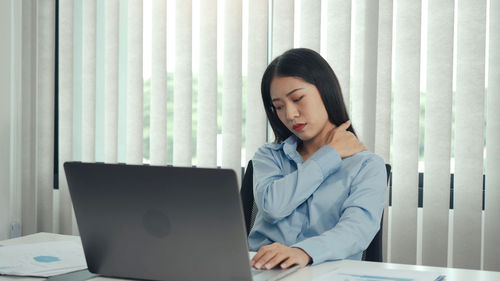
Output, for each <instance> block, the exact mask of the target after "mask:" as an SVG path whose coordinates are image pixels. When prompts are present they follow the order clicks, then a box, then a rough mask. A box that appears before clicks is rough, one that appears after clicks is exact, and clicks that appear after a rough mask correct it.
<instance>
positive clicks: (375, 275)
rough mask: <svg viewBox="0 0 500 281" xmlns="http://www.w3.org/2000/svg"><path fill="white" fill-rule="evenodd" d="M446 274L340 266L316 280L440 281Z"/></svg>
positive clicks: (315, 280)
mask: <svg viewBox="0 0 500 281" xmlns="http://www.w3.org/2000/svg"><path fill="white" fill-rule="evenodd" d="M444 277H445V276H444V275H441V274H439V273H437V272H431V271H416V270H399V269H383V268H373V267H369V268H364V267H363V266H359V267H354V266H352V265H349V266H340V267H339V268H337V269H335V270H333V271H330V272H328V273H326V274H324V275H322V276H320V277H317V278H315V279H314V281H368V280H370V281H373V280H377V281H440V280H444Z"/></svg>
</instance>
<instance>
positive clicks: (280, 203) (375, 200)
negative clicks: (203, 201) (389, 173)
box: [248, 49, 386, 269]
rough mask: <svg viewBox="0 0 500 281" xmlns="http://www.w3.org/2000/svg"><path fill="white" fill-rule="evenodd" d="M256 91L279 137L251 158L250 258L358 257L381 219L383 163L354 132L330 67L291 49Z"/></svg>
mask: <svg viewBox="0 0 500 281" xmlns="http://www.w3.org/2000/svg"><path fill="white" fill-rule="evenodd" d="M261 91H262V99H263V102H264V107H265V110H266V114H267V117H268V119H269V122H270V124H271V127H272V128H273V131H274V134H275V136H276V141H275V143H272V144H266V145H264V146H262V147H261V148H260V149H259V150H258V151H257V152H256V154H255V156H254V158H253V160H252V162H253V167H254V172H253V173H254V196H255V202H256V204H257V207H258V210H259V212H258V213H257V217H256V219H255V223H254V225H253V228H252V230H251V232H250V234H249V237H248V242H249V247H250V250H252V251H258V252H257V254H256V255H255V256H254V257H253V259H252V266H254V267H255V268H257V269H271V268H273V267H275V266H278V265H279V266H280V267H281V268H288V267H290V266H292V265H294V264H298V265H299V266H300V267H304V266H306V265H307V264H317V263H321V262H324V261H327V260H337V259H346V258H348V259H358V260H359V259H361V256H362V252H363V251H364V250H365V249H366V248H367V247H368V245H369V244H370V242H371V240H372V239H373V237H374V236H375V234H376V233H377V231H378V229H379V227H380V219H381V216H382V211H383V208H384V205H385V198H386V171H385V164H384V161H383V159H382V158H380V157H379V156H377V155H375V154H373V153H371V152H368V151H366V150H365V147H364V145H363V144H362V143H361V142H360V141H359V140H358V139H357V137H356V134H355V131H354V129H353V128H352V126H351V123H350V121H349V116H348V114H347V110H346V107H345V104H344V101H343V98H342V92H341V90H340V86H339V83H338V80H337V78H336V76H335V74H334V72H333V70H332V69H331V68H330V66H329V65H328V63H327V62H326V61H325V60H324V59H323V58H322V57H321V56H320V55H319V54H318V53H316V52H314V51H312V50H309V49H292V50H289V51H287V52H285V53H284V54H283V55H281V56H279V57H277V58H276V59H274V60H273V61H272V62H271V64H270V65H269V66H268V67H267V69H266V71H265V73H264V76H263V78H262V84H261Z"/></svg>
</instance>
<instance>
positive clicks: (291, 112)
mask: <svg viewBox="0 0 500 281" xmlns="http://www.w3.org/2000/svg"><path fill="white" fill-rule="evenodd" d="M298 116H299V111H298V110H297V107H295V106H293V105H292V106H287V107H286V118H287V119H288V120H293V119H295V118H296V117H298Z"/></svg>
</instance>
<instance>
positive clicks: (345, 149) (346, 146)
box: [326, 120, 366, 158]
mask: <svg viewBox="0 0 500 281" xmlns="http://www.w3.org/2000/svg"><path fill="white" fill-rule="evenodd" d="M349 126H351V121H350V120H347V121H346V122H345V123H344V124H342V125H340V126H338V127H336V128H335V129H333V130H332V131H331V132H330V136H329V138H328V140H327V142H326V144H327V145H329V146H331V147H333V148H335V149H336V150H337V152H338V153H339V155H340V158H345V157H349V156H351V155H354V154H356V153H358V152H361V151H363V150H366V147H365V145H364V144H363V143H362V142H360V141H359V140H358V138H357V137H356V136H355V135H354V134H353V133H352V132H349V131H347V128H349Z"/></svg>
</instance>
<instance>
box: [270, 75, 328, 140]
mask: <svg viewBox="0 0 500 281" xmlns="http://www.w3.org/2000/svg"><path fill="white" fill-rule="evenodd" d="M271 100H272V103H273V106H274V108H275V110H276V112H277V114H278V117H279V119H280V120H281V122H283V124H284V125H285V126H286V127H287V128H288V129H289V130H290V131H291V132H292V133H293V134H295V135H296V136H297V137H298V138H300V139H301V140H302V141H304V142H308V141H312V140H314V139H315V138H317V137H318V136H325V135H326V133H328V132H329V131H330V130H331V129H333V128H335V126H334V125H333V124H332V123H331V122H330V121H329V119H328V113H327V112H326V108H325V106H324V104H323V100H322V99H321V96H320V93H319V91H318V89H317V88H316V86H315V85H313V84H310V83H307V82H305V81H304V80H302V79H300V78H297V77H279V76H276V77H274V78H273V80H272V82H271Z"/></svg>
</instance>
